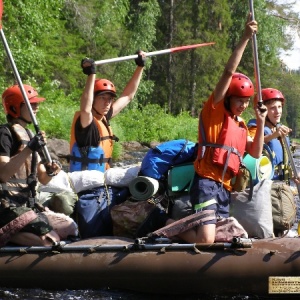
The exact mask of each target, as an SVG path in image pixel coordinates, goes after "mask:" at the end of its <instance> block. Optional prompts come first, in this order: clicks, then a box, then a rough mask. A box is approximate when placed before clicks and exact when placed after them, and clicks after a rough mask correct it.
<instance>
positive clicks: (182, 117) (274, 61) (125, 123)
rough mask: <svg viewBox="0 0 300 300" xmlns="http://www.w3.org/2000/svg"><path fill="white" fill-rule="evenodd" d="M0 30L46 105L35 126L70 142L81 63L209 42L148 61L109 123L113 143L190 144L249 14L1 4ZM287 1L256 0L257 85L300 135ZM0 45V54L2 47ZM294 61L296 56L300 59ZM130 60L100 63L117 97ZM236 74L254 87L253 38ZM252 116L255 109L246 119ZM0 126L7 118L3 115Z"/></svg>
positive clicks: (129, 4) (202, 1)
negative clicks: (285, 55)
mask: <svg viewBox="0 0 300 300" xmlns="http://www.w3.org/2000/svg"><path fill="white" fill-rule="evenodd" d="M3 4H4V12H3V17H2V24H3V25H2V26H3V32H4V34H5V37H6V39H7V43H8V45H9V48H10V50H11V53H12V56H13V58H14V61H15V64H16V66H17V69H18V72H19V74H20V77H21V79H22V81H23V83H24V84H30V85H32V86H34V87H35V88H37V90H38V92H39V94H40V95H41V96H43V97H45V98H46V99H47V100H46V101H45V102H43V103H42V104H41V105H40V110H39V113H38V116H37V120H38V123H39V126H40V128H41V129H42V130H45V131H46V133H47V136H48V137H50V138H51V137H55V138H61V139H66V140H69V132H70V126H71V122H72V118H73V114H74V112H75V111H76V110H78V108H79V101H80V96H81V93H82V91H83V87H84V84H85V80H86V75H84V74H83V73H82V69H81V67H80V62H81V59H82V58H84V57H90V58H93V59H94V60H102V59H106V58H114V57H120V56H125V55H132V54H134V53H135V52H136V51H137V50H138V49H142V50H144V51H146V52H151V51H156V50H161V49H168V48H172V47H176V46H181V45H190V44H198V43H206V42H215V45H213V46H208V47H203V48H197V49H194V50H189V51H183V52H177V53H174V54H171V55H160V56H153V57H151V58H148V59H147V64H146V68H145V71H144V75H143V79H142V82H141V84H140V87H139V89H138V93H137V95H136V97H135V99H134V101H133V102H132V103H131V104H130V105H129V107H127V108H126V109H125V110H124V111H123V112H122V113H121V114H120V115H118V117H117V118H115V119H113V120H112V126H113V129H114V132H115V134H116V135H117V136H118V137H119V138H120V141H138V142H142V143H147V142H150V141H158V142H162V141H166V140H171V139H177V138H187V139H190V140H192V141H196V140H197V128H198V118H197V116H198V113H199V111H200V110H201V107H202V105H203V103H204V102H205V101H206V100H207V98H208V97H209V95H210V94H211V92H212V91H213V89H214V87H215V85H216V83H217V81H218V79H219V77H220V75H221V73H222V71H223V69H224V66H225V64H226V62H227V60H228V58H229V56H230V54H231V53H232V51H233V50H234V48H235V46H236V44H237V42H238V40H239V38H240V37H241V34H242V32H243V30H244V24H245V22H246V20H247V14H248V12H249V2H248V1H247V0H243V1H241V0H185V1H175V0H168V1H164V0H145V1H135V0H131V1H130V0H101V1H99V0H89V1H86V0H85V1H82V0H77V1H76V0H51V1H44V0H10V1H8V0H6V1H3ZM291 7H292V6H291V5H290V4H285V5H278V4H276V1H272V0H267V1H265V0H254V8H255V18H256V20H257V21H258V24H259V32H258V34H257V45H258V57H259V65H260V77H261V83H262V88H264V87H273V88H277V89H279V90H280V91H282V93H283V94H284V96H285V98H286V105H285V106H284V116H283V118H282V121H283V123H285V124H288V126H289V127H291V128H292V129H293V132H292V137H295V138H297V137H300V105H299V100H298V98H299V94H300V70H289V69H288V68H287V66H286V65H285V64H284V63H283V61H281V59H280V55H279V54H280V51H281V50H289V49H291V48H292V42H293V41H292V37H291V36H289V35H288V34H287V33H286V28H287V27H290V28H293V29H294V30H297V31H298V33H300V25H299V21H300V16H299V15H298V14H297V13H295V12H293V10H292V9H291ZM0 49H1V48H0ZM299 55H300V53H299ZM0 61H1V64H0V92H1V93H2V92H3V91H4V90H5V89H6V88H7V87H8V86H10V85H12V84H14V83H15V78H14V74H13V72H12V68H11V66H10V63H9V60H8V58H7V55H6V53H5V51H4V47H3V51H0ZM135 67H136V66H135V63H134V61H133V60H131V61H126V62H118V63H110V64H105V65H101V66H98V67H97V77H99V78H106V79H109V80H111V81H113V82H114V84H115V86H116V87H117V94H118V95H120V94H121V92H122V90H123V88H124V87H125V86H126V84H127V82H128V80H129V79H130V77H131V75H132V73H133V71H134V69H135ZM238 72H242V73H245V74H247V75H248V76H249V77H250V78H251V79H252V80H253V82H255V76H254V63H253V53H252V45H251V42H250V43H249V44H248V46H247V49H246V51H245V53H244V56H243V58H242V61H241V64H240V66H239V68H238ZM243 117H244V119H245V120H246V121H247V120H249V119H250V118H252V117H254V112H253V108H252V107H249V108H248V109H247V111H246V112H245V113H244V114H243ZM0 121H1V123H4V122H5V115H4V112H3V110H1V113H0Z"/></svg>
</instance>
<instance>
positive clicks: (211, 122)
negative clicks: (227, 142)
mask: <svg viewBox="0 0 300 300" xmlns="http://www.w3.org/2000/svg"><path fill="white" fill-rule="evenodd" d="M213 97H214V94H212V95H211V96H210V97H209V99H208V101H207V102H206V103H205V104H204V107H203V109H202V112H201V118H202V124H203V127H204V128H203V129H204V133H205V137H206V142H208V143H213V144H215V143H217V139H218V137H219V134H220V131H221V129H222V126H223V122H224V118H225V113H226V110H225V106H224V100H222V101H220V102H219V103H217V105H215V106H214V104H213V100H214V98H213ZM237 123H238V122H237ZM247 135H249V133H248V132H247ZM213 152H214V148H212V147H207V148H206V151H205V154H204V157H203V158H202V159H197V160H196V161H195V163H194V166H195V171H196V172H197V174H198V175H199V176H201V177H205V178H210V179H213V180H215V181H218V182H222V175H223V171H224V167H223V166H220V165H217V164H216V163H214V162H213ZM232 177H233V174H232V172H231V171H230V170H228V169H227V170H226V173H225V175H224V180H223V185H224V187H225V188H226V189H227V190H229V191H231V185H230V181H231V179H232Z"/></svg>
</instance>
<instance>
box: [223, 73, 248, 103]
mask: <svg viewBox="0 0 300 300" xmlns="http://www.w3.org/2000/svg"><path fill="white" fill-rule="evenodd" d="M253 94H254V87H253V83H252V81H251V80H250V79H249V78H248V77H247V76H246V75H244V74H242V73H234V74H233V75H232V79H231V83H230V86H229V88H228V90H227V93H226V96H237V97H251V96H253Z"/></svg>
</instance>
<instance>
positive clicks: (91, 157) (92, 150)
mask: <svg viewBox="0 0 300 300" xmlns="http://www.w3.org/2000/svg"><path fill="white" fill-rule="evenodd" d="M109 160H110V158H106V157H105V153H104V151H103V149H102V148H101V147H100V146H98V147H81V148H79V147H78V145H77V143H75V144H74V146H73V148H72V151H71V157H70V172H74V171H83V170H97V171H100V172H105V169H106V168H105V166H106V163H107V162H108V163H109Z"/></svg>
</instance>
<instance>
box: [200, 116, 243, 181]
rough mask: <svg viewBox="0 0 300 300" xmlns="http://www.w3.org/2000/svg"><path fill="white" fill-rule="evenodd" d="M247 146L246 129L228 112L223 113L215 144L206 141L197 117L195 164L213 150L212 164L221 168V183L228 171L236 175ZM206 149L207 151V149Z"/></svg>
mask: <svg viewBox="0 0 300 300" xmlns="http://www.w3.org/2000/svg"><path fill="white" fill-rule="evenodd" d="M246 144H247V127H246V124H245V123H244V121H243V120H239V121H237V122H236V121H235V120H234V119H232V118H231V116H230V114H229V113H228V112H225V115H224V122H223V125H222V129H221V131H220V133H219V136H218V139H217V141H216V143H209V142H207V141H206V137H205V133H204V127H203V124H202V121H201V114H200V116H199V148H198V156H197V160H196V162H195V167H196V171H197V161H199V160H201V159H203V158H204V155H205V153H206V152H207V150H208V149H209V148H213V152H212V162H213V163H214V164H217V165H219V166H221V167H222V168H223V174H222V181H223V179H224V176H225V173H226V171H227V169H228V170H230V171H231V172H232V174H233V176H235V175H236V174H237V173H238V170H239V168H240V165H241V163H242V158H243V155H244V152H245V150H246ZM207 148H208V149H207Z"/></svg>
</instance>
